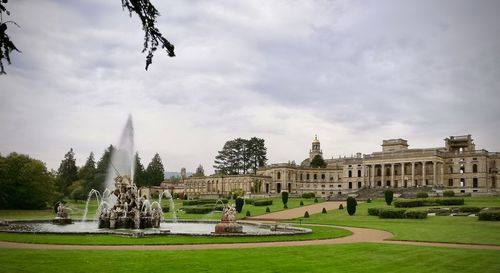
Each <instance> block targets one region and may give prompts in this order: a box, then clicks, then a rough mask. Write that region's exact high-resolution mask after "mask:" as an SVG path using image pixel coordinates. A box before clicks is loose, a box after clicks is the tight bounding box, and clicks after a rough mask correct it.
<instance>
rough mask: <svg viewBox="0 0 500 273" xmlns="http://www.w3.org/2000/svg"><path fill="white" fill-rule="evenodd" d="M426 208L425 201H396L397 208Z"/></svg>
mask: <svg viewBox="0 0 500 273" xmlns="http://www.w3.org/2000/svg"><path fill="white" fill-rule="evenodd" d="M423 206H425V199H398V200H396V201H394V207H396V208H413V207H423Z"/></svg>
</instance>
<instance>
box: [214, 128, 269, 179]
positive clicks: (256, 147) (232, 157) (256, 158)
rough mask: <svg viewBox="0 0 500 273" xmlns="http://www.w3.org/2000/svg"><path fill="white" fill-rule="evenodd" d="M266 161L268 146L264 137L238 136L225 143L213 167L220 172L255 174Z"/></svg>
mask: <svg viewBox="0 0 500 273" xmlns="http://www.w3.org/2000/svg"><path fill="white" fill-rule="evenodd" d="M266 162H267V148H266V145H265V143H264V139H262V138H257V137H252V138H250V139H243V138H236V139H233V140H229V141H227V142H226V143H225V144H224V147H222V150H220V151H219V152H218V155H217V156H216V157H215V161H214V163H215V165H214V166H213V167H214V169H215V171H216V173H219V174H247V173H253V174H255V173H257V169H258V168H259V167H263V166H265V164H266Z"/></svg>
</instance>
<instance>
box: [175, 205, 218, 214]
mask: <svg viewBox="0 0 500 273" xmlns="http://www.w3.org/2000/svg"><path fill="white" fill-rule="evenodd" d="M182 209H183V210H184V212H186V213H187V214H207V213H210V212H212V211H213V210H214V209H213V207H205V206H203V207H202V206H198V207H182Z"/></svg>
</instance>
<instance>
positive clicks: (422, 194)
mask: <svg viewBox="0 0 500 273" xmlns="http://www.w3.org/2000/svg"><path fill="white" fill-rule="evenodd" d="M427 197H429V195H428V194H427V193H426V192H417V198H427Z"/></svg>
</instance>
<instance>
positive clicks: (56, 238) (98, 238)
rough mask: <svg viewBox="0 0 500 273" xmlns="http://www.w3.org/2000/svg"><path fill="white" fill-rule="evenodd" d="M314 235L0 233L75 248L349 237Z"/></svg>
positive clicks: (340, 232) (326, 232) (3, 237)
mask: <svg viewBox="0 0 500 273" xmlns="http://www.w3.org/2000/svg"><path fill="white" fill-rule="evenodd" d="M304 227H307V228H310V229H311V230H312V231H313V232H312V233H310V234H303V235H279V236H276V235H274V236H249V237H240V236H229V237H225V236H224V237H212V236H187V235H171V236H168V235H163V236H147V237H144V238H133V237H129V236H119V235H104V234H101V235H99V234H97V235H57V234H17V233H1V232H0V241H10V242H24V243H39V244H49V243H50V244H76V245H178V244H217V243H248V242H277V241H304V240H321V239H331V238H338V237H344V236H347V235H350V234H351V232H350V231H347V230H345V229H337V228H331V227H312V226H311V227H309V226H304Z"/></svg>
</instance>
